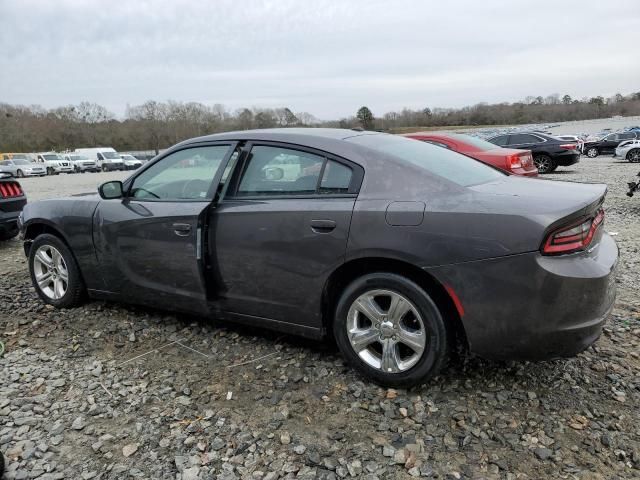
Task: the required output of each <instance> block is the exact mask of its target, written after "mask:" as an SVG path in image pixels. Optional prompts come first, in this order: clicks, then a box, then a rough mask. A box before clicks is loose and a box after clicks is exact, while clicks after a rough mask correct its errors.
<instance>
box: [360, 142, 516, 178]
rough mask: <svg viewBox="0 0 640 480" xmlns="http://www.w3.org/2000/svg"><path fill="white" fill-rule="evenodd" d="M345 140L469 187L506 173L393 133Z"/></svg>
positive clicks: (463, 156) (446, 150)
mask: <svg viewBox="0 0 640 480" xmlns="http://www.w3.org/2000/svg"><path fill="white" fill-rule="evenodd" d="M347 141H349V142H352V143H356V144H358V145H362V146H363V147H367V148H370V149H372V150H376V151H378V152H382V153H385V154H388V155H391V156H393V157H396V158H398V159H400V160H402V161H404V162H407V163H408V164H411V165H415V166H417V167H420V168H422V169H424V170H426V171H427V172H429V173H431V174H433V175H435V176H438V177H441V178H444V179H446V180H449V181H450V182H453V183H456V184H458V185H461V186H464V187H468V186H471V185H477V184H480V183H486V182H490V181H492V180H496V179H499V178H503V177H504V176H505V175H506V174H505V173H502V172H500V171H499V170H497V169H494V168H492V167H490V166H488V165H486V164H484V163H482V162H479V161H477V160H474V159H472V158H470V157H467V156H465V155H462V154H460V153H456V152H454V151H452V150H449V149H446V148H442V147H438V146H436V145H432V144H429V143H426V142H416V141H415V140H412V139H410V138H404V137H396V136H394V135H386V134H380V135H359V136H356V137H351V138H348V139H347Z"/></svg>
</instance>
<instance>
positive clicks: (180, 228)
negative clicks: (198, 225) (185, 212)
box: [171, 223, 191, 237]
mask: <svg viewBox="0 0 640 480" xmlns="http://www.w3.org/2000/svg"><path fill="white" fill-rule="evenodd" d="M171 228H173V232H174V233H175V234H176V235H179V236H181V237H186V236H187V235H189V234H190V233H191V225H189V224H188V223H174V224H173V225H171Z"/></svg>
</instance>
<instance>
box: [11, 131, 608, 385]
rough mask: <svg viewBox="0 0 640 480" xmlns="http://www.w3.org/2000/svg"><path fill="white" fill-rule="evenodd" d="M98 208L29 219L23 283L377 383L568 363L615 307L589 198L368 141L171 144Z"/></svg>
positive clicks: (599, 198)
mask: <svg viewBox="0 0 640 480" xmlns="http://www.w3.org/2000/svg"><path fill="white" fill-rule="evenodd" d="M99 192H100V195H94V196H87V195H84V196H77V197H72V198H67V199H53V200H45V201H39V202H35V203H31V204H29V205H27V206H26V208H25V209H24V211H23V215H22V218H21V231H22V235H23V238H24V241H25V252H26V254H27V256H28V264H29V269H30V273H31V278H32V281H33V285H34V287H35V289H36V291H37V293H38V295H39V296H40V297H41V298H42V300H43V301H44V302H46V303H48V304H50V305H54V306H56V307H72V306H75V305H78V304H79V303H80V302H81V300H82V299H83V297H84V296H85V295H87V294H88V296H89V297H90V298H99V299H113V300H118V301H124V302H131V303H139V304H144V305H149V306H152V307H156V308H166V309H172V310H181V311H186V312H190V313H194V314H201V315H205V316H210V317H216V318H221V319H228V320H234V321H238V322H241V323H246V324H250V325H254V326H262V327H269V328H274V329H278V330H282V331H284V332H288V333H294V334H300V335H303V336H307V337H311V338H318V339H320V338H322V337H323V336H325V335H332V336H334V337H335V339H336V342H337V344H338V346H339V348H340V350H341V351H342V353H343V354H344V356H345V357H346V358H347V360H348V361H349V362H350V363H351V364H353V365H354V366H355V368H357V369H358V370H359V371H360V372H362V373H363V374H364V375H366V376H368V377H369V378H371V379H373V380H374V381H376V382H379V383H380V384H383V385H402V386H409V385H414V384H416V383H418V382H420V381H423V380H425V379H426V378H429V377H430V376H432V375H434V374H435V373H436V372H438V370H439V369H440V368H441V366H442V365H443V364H444V362H445V359H446V358H447V355H448V353H449V352H450V349H451V348H452V347H453V346H454V345H455V344H456V342H461V343H463V344H464V345H467V346H468V347H469V348H470V350H471V351H472V352H475V353H477V354H479V355H481V356H484V357H489V358H520V359H524V358H526V359H540V358H550V357H558V356H566V355H574V354H576V353H577V352H579V351H581V350H583V349H584V348H586V347H587V346H588V345H590V344H591V343H593V342H594V341H595V340H596V339H597V338H598V336H599V335H600V333H601V331H602V327H603V323H604V321H605V319H606V317H607V315H608V313H609V310H610V309H611V307H612V305H613V302H614V297H615V279H614V277H615V268H616V264H617V258H618V249H617V247H616V244H615V242H614V241H613V239H612V238H611V237H610V236H609V235H608V234H607V233H605V231H604V228H603V222H604V212H603V210H602V205H603V202H604V197H605V194H606V186H605V185H587V184H579V183H570V182H552V181H549V182H540V181H537V180H534V179H529V178H524V177H519V176H515V175H507V174H506V173H503V172H501V171H499V170H497V169H495V168H493V167H490V166H487V165H484V164H483V163H481V162H478V161H476V160H473V159H471V158H469V157H466V156H464V155H461V154H458V153H456V152H453V151H451V150H447V149H444V148H441V147H438V146H435V145H430V144H428V143H425V142H418V141H415V140H412V139H408V138H403V137H399V136H395V135H388V134H381V133H375V132H362V131H352V130H333V129H275V130H257V131H244V132H232V133H224V134H218V135H211V136H207V137H200V138H196V139H192V140H188V141H185V142H182V143H180V144H178V145H176V146H175V147H173V148H171V149H169V150H168V151H166V152H164V153H163V154H161V155H159V156H158V157H157V158H155V159H154V160H153V161H151V162H149V163H147V164H145V165H143V166H142V167H141V168H140V169H139V170H138V171H136V172H135V173H134V174H133V175H132V176H131V177H129V178H128V179H127V180H125V181H124V182H120V181H111V182H107V183H104V184H103V185H101V186H100V188H99Z"/></svg>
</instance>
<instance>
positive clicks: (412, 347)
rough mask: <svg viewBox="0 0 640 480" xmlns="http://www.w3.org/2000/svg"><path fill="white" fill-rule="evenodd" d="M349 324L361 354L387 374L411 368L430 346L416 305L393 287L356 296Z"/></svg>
mask: <svg viewBox="0 0 640 480" xmlns="http://www.w3.org/2000/svg"><path fill="white" fill-rule="evenodd" d="M346 327H347V336H348V338H349V342H350V343H351V347H352V348H353V350H354V351H355V352H356V353H357V354H358V356H359V357H360V358H361V359H362V360H363V361H364V362H365V363H366V364H367V365H369V366H370V367H372V368H375V369H377V370H380V371H383V372H385V373H399V372H404V371H406V370H409V369H410V368H411V367H413V366H414V365H415V364H416V363H418V361H419V360H420V358H421V357H422V355H423V354H424V352H425V350H426V348H427V332H426V329H425V326H424V322H423V320H422V317H421V316H420V313H419V312H418V310H417V308H416V307H415V305H414V304H413V303H412V302H410V301H409V300H408V299H407V298H405V297H403V296H402V295H400V294H399V293H396V292H393V291H391V290H370V291H368V292H365V293H364V294H362V295H360V296H359V297H358V298H356V300H355V301H354V302H353V303H352V305H351V307H350V308H349V312H348V314H347V322H346Z"/></svg>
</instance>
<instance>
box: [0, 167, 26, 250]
mask: <svg viewBox="0 0 640 480" xmlns="http://www.w3.org/2000/svg"><path fill="white" fill-rule="evenodd" d="M26 203H27V197H26V196H25V194H24V192H23V191H22V187H21V186H20V184H19V183H18V182H16V181H15V180H13V178H12V175H11V174H9V173H3V172H0V240H9V239H10V238H13V237H15V236H16V235H18V215H19V214H20V211H21V210H22V207H24V206H25V204H26Z"/></svg>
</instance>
